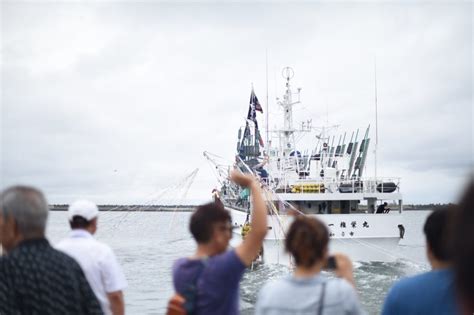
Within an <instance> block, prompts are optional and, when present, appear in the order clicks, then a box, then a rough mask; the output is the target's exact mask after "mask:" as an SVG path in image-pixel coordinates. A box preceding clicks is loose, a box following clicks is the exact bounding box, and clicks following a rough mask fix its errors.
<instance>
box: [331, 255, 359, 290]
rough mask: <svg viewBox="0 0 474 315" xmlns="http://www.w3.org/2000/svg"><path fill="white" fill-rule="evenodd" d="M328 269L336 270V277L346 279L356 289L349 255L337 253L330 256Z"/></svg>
mask: <svg viewBox="0 0 474 315" xmlns="http://www.w3.org/2000/svg"><path fill="white" fill-rule="evenodd" d="M326 269H330V270H334V273H335V274H336V276H338V277H340V278H343V279H346V280H347V281H349V283H351V284H352V285H353V286H354V287H355V282H354V276H353V274H352V262H351V260H350V259H349V257H348V256H347V255H344V254H340V253H337V254H334V255H331V256H329V257H328V261H327V264H326Z"/></svg>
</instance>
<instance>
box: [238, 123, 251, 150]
mask: <svg viewBox="0 0 474 315" xmlns="http://www.w3.org/2000/svg"><path fill="white" fill-rule="evenodd" d="M248 137H250V127H249V123H248V122H247V123H246V124H245V130H244V136H243V137H242V142H241V144H240V145H241V146H243V145H244V143H245V142H244V141H245V139H247V138H248Z"/></svg>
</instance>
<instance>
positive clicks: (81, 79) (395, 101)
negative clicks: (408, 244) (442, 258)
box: [0, 2, 473, 203]
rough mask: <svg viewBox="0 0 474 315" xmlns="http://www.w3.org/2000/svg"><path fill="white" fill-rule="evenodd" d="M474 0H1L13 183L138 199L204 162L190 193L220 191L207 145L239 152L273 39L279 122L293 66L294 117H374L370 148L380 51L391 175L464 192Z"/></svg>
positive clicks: (348, 126)
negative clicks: (269, 0)
mask: <svg viewBox="0 0 474 315" xmlns="http://www.w3.org/2000/svg"><path fill="white" fill-rule="evenodd" d="M471 6H472V5H471V4H468V3H459V4H432V3H422V4H375V3H364V4H360V3H352V4H347V3H339V4H329V3H315V4H309V3H304V4H302V3H299V4H265V3H261V4H242V3H240V4H225V5H222V4H221V5H218V4H212V3H211V4H165V3H149V2H144V3H117V2H110V3H108V2H101V3H49V4H45V3H41V4H34V3H26V2H25V3H13V2H5V3H2V49H1V60H2V65H1V75H2V84H1V105H2V107H1V128H0V129H1V183H0V186H1V187H5V186H8V185H11V184H13V183H19V182H21V183H31V184H34V185H37V186H39V187H41V188H43V189H44V190H45V191H46V192H47V194H48V196H49V198H50V201H51V202H70V201H71V200H72V199H74V198H75V196H76V195H81V196H92V197H93V198H94V199H95V200H97V201H98V202H104V203H116V202H125V203H135V202H142V201H144V200H145V199H146V198H147V196H149V195H150V194H153V192H154V191H156V190H159V189H160V188H164V187H167V186H169V185H171V184H172V183H175V182H177V181H179V179H180V178H182V177H185V176H186V174H189V173H190V172H191V171H192V170H193V169H195V168H197V167H199V168H200V172H199V174H198V176H197V177H196V182H195V185H194V186H193V187H192V188H191V190H190V191H189V194H188V196H187V197H188V198H192V199H207V197H208V195H209V191H210V190H211V189H212V187H214V185H216V183H215V179H214V178H213V174H212V171H211V169H209V166H208V165H207V162H206V161H205V159H204V158H203V156H202V152H203V151H205V150H207V151H210V152H214V153H216V154H219V155H220V156H223V157H226V158H228V159H229V160H232V157H233V155H234V152H235V145H236V137H237V129H238V128H239V127H240V126H242V125H243V124H244V118H245V114H246V111H247V106H248V97H249V93H250V88H251V86H252V84H253V86H254V88H255V90H256V92H257V95H258V96H259V98H260V100H261V101H262V103H265V102H264V100H265V94H266V82H265V52H266V51H268V65H269V101H270V126H271V127H273V126H274V125H275V124H280V123H281V121H282V118H281V112H280V111H279V109H278V108H277V106H276V104H275V102H274V100H275V98H276V97H277V96H281V94H282V93H283V89H284V85H283V80H282V78H281V69H282V68H283V67H284V66H287V65H291V66H292V67H293V68H294V69H295V72H296V75H295V77H294V79H293V81H292V84H293V86H294V87H295V88H296V87H302V88H303V89H302V94H301V96H302V101H303V102H302V104H300V105H297V107H296V108H295V121H300V120H307V119H310V118H312V119H313V124H314V125H316V124H322V123H325V122H326V121H328V122H329V123H330V124H338V125H341V126H340V127H339V129H338V131H339V132H344V131H347V132H351V131H352V130H355V129H356V128H360V129H361V131H362V130H365V128H366V126H367V125H368V124H371V137H372V145H374V139H375V125H374V116H375V114H374V56H376V57H377V79H378V104H379V106H378V110H379V115H378V121H379V128H378V130H379V140H380V141H379V145H378V149H379V150H378V155H379V161H380V163H379V172H380V174H383V175H386V176H401V177H402V183H403V186H402V187H404V193H405V195H406V202H448V201H453V200H454V198H456V197H457V194H456V190H457V189H459V188H460V186H461V185H462V183H464V178H465V177H466V176H467V174H468V172H469V171H470V170H472V166H473V145H472V143H473V141H472V136H473V132H472V131H473V130H472V121H473V116H472V115H473V112H472V71H471V70H472V10H471V9H472V8H471ZM265 110H266V108H265ZM262 124H263V123H262ZM369 163H372V161H369ZM372 168H373V167H372V164H369V166H368V170H367V173H368V174H369V175H370V173H371V172H372ZM420 178H429V181H425V180H420ZM446 178H449V179H448V180H447V179H446ZM440 183H449V184H448V185H449V186H450V188H449V189H446V190H443V191H442V192H439V185H440ZM443 186H446V185H444V184H443ZM434 192H436V193H434ZM170 194H175V195H179V192H178V191H177V190H176V191H175V192H173V193H170Z"/></svg>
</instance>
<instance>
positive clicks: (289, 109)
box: [278, 67, 301, 156]
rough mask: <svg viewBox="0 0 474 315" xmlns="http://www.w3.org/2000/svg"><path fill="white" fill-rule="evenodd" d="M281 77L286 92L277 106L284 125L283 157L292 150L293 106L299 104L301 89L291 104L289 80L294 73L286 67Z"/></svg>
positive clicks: (282, 131) (291, 96)
mask: <svg viewBox="0 0 474 315" xmlns="http://www.w3.org/2000/svg"><path fill="white" fill-rule="evenodd" d="M282 76H283V77H284V78H285V79H286V92H285V95H283V101H279V102H278V104H279V105H280V106H281V107H282V108H283V113H284V116H283V117H284V124H283V130H281V133H283V144H282V146H283V147H282V150H283V155H284V156H288V155H289V153H290V152H291V151H292V150H293V149H294V142H295V141H294V140H295V138H294V132H295V130H294V129H293V105H296V104H298V103H300V100H299V93H300V91H301V89H298V100H297V101H295V102H293V95H292V94H293V93H292V92H291V86H290V79H291V78H293V76H294V71H293V69H292V68H290V67H286V68H284V69H283V71H282Z"/></svg>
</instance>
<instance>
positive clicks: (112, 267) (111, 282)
mask: <svg viewBox="0 0 474 315" xmlns="http://www.w3.org/2000/svg"><path fill="white" fill-rule="evenodd" d="M101 276H102V281H103V283H104V287H105V292H107V293H110V292H115V291H120V290H123V289H125V288H126V287H127V280H126V279H125V275H124V274H123V271H122V268H121V267H120V265H119V263H118V261H117V257H115V254H114V252H113V251H112V249H110V248H109V247H108V246H107V250H106V251H105V255H104V257H103V260H102V264H101Z"/></svg>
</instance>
